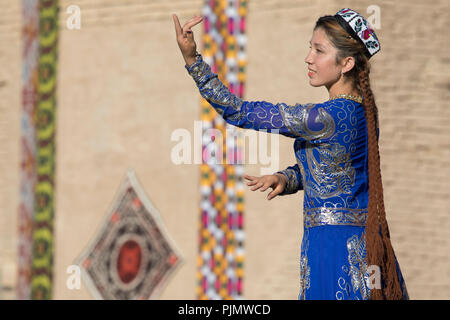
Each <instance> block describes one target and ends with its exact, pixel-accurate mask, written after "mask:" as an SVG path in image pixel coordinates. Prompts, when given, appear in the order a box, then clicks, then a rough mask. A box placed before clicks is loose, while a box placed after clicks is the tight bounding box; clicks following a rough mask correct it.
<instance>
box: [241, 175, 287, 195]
mask: <svg viewBox="0 0 450 320" xmlns="http://www.w3.org/2000/svg"><path fill="white" fill-rule="evenodd" d="M244 178H245V179H247V180H249V182H247V185H248V186H253V187H252V188H251V189H250V190H252V191H256V190H258V189H260V188H261V190H260V191H261V192H263V191H266V190H267V189H268V188H272V189H273V190H272V191H271V192H270V193H269V194H268V195H267V200H271V199H273V198H275V197H276V196H277V195H279V194H280V193H282V192H283V190H284V188H285V187H286V184H287V178H286V177H285V176H284V175H283V174H279V173H276V174H271V175H265V176H262V177H253V176H249V175H246V174H244Z"/></svg>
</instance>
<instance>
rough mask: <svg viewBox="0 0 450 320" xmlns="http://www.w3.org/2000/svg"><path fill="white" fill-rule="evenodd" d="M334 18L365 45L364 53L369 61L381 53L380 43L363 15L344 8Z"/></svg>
mask: <svg viewBox="0 0 450 320" xmlns="http://www.w3.org/2000/svg"><path fill="white" fill-rule="evenodd" d="M334 16H335V17H336V20H337V21H338V22H339V24H340V25H341V26H342V28H344V29H345V31H347V32H348V33H349V34H350V35H351V36H352V37H353V38H354V39H356V40H358V41H360V42H361V43H362V44H363V45H364V48H365V50H364V53H365V55H366V57H367V58H368V59H370V57H372V56H373V55H374V54H375V53H377V52H378V51H380V41H379V40H378V38H377V35H376V34H375V31H373V29H372V28H371V27H370V25H369V22H367V20H366V19H364V17H363V16H362V15H360V14H359V13H358V12H356V11H354V10H352V9H349V8H344V9H341V10H340V11H338V12H337V13H336V14H335V15H334Z"/></svg>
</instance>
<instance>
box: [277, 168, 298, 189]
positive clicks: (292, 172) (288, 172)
mask: <svg viewBox="0 0 450 320" xmlns="http://www.w3.org/2000/svg"><path fill="white" fill-rule="evenodd" d="M277 173H281V174H284V175H285V176H286V177H287V180H288V183H287V184H286V187H285V188H284V190H283V192H282V193H280V194H279V195H280V196H284V195H287V194H293V193H296V192H297V191H299V190H303V183H302V175H301V172H300V168H299V167H298V164H295V165H293V166H290V167H287V168H286V169H284V170H281V171H278V172H277Z"/></svg>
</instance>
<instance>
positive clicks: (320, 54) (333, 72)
mask: <svg viewBox="0 0 450 320" xmlns="http://www.w3.org/2000/svg"><path fill="white" fill-rule="evenodd" d="M310 48H311V49H310V50H309V53H308V55H307V56H306V58H305V62H306V63H307V64H308V77H309V84H310V85H312V86H313V87H320V86H323V85H324V86H326V87H327V88H330V87H331V86H332V85H333V84H334V83H335V82H337V81H338V80H339V79H340V77H341V71H342V67H341V66H339V65H337V64H336V62H335V61H336V58H335V57H336V53H337V50H336V48H335V47H333V45H332V44H331V42H330V41H328V38H327V35H326V34H325V31H323V29H322V28H317V29H316V30H314V32H313V35H312V38H311V41H310Z"/></svg>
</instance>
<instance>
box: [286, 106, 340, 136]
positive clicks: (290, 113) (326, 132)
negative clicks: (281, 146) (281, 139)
mask: <svg viewBox="0 0 450 320" xmlns="http://www.w3.org/2000/svg"><path fill="white" fill-rule="evenodd" d="M314 107H315V104H312V103H308V104H305V105H300V104H296V105H295V106H288V105H286V104H280V112H281V116H282V117H283V120H284V123H285V124H286V126H287V127H288V129H289V130H290V131H291V132H292V133H293V134H295V135H297V136H299V137H302V138H304V139H306V140H314V139H326V138H329V137H331V136H332V135H333V134H334V133H335V124H334V119H333V117H332V116H331V115H330V114H329V113H328V112H327V111H326V110H325V109H324V108H320V107H319V108H318V113H319V114H318V115H317V117H316V118H315V119H314V122H316V123H321V124H322V125H323V128H322V129H321V130H317V131H313V130H311V129H310V128H309V127H308V121H309V116H310V111H311V109H312V108H314Z"/></svg>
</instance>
